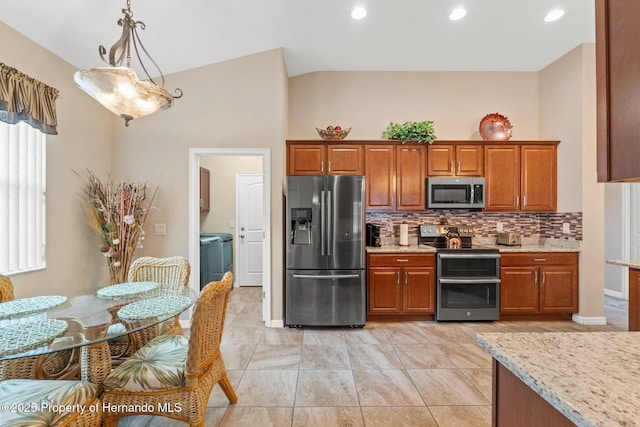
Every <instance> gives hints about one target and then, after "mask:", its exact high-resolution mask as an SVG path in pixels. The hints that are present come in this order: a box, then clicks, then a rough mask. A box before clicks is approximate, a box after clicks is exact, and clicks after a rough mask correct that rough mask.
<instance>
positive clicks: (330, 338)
mask: <svg viewBox="0 0 640 427" xmlns="http://www.w3.org/2000/svg"><path fill="white" fill-rule="evenodd" d="M302 343H303V344H327V345H346V344H347V341H346V340H345V338H344V332H343V331H342V330H341V329H336V328H307V329H305V330H304V338H303V339H302Z"/></svg>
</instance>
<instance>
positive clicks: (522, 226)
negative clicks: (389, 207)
mask: <svg viewBox="0 0 640 427" xmlns="http://www.w3.org/2000/svg"><path fill="white" fill-rule="evenodd" d="M441 219H446V220H447V221H448V222H449V224H455V225H472V226H473V231H474V234H475V236H476V237H496V236H497V234H498V231H497V225H498V223H502V229H503V231H513V232H516V233H520V234H521V235H522V237H523V238H528V237H539V238H551V237H553V238H557V239H571V240H578V241H580V240H582V212H539V213H524V212H518V213H506V212H505V213H501V212H478V211H468V210H458V209H456V210H453V209H451V210H438V211H432V212H416V213H407V212H394V213H386V212H367V214H366V221H367V222H368V223H373V224H378V225H380V226H381V227H380V234H381V238H382V240H383V242H390V243H391V242H392V241H393V240H395V239H396V238H397V237H398V236H399V233H400V224H402V223H403V222H406V223H408V224H409V240H410V243H411V242H412V241H413V242H417V238H418V226H419V225H420V224H439V223H440V220H441ZM565 223H566V224H569V232H568V233H564V232H563V224H565Z"/></svg>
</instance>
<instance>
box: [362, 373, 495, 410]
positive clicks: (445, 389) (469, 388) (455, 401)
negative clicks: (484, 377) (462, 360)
mask: <svg viewBox="0 0 640 427" xmlns="http://www.w3.org/2000/svg"><path fill="white" fill-rule="evenodd" d="M356 372H357V371H356ZM407 372H408V373H409V376H410V377H411V379H412V380H413V382H414V383H415V384H416V386H417V387H418V390H419V391H420V394H421V395H422V398H423V399H424V401H425V402H426V404H427V406H431V405H489V404H490V401H489V400H488V399H487V398H485V397H484V396H483V395H482V393H481V392H480V391H479V390H478V389H477V388H475V387H474V386H473V384H471V382H470V381H468V380H467V379H466V378H465V376H464V375H462V374H461V373H460V371H459V370H458V369H408V370H407Z"/></svg>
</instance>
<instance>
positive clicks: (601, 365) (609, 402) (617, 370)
mask: <svg viewBox="0 0 640 427" xmlns="http://www.w3.org/2000/svg"><path fill="white" fill-rule="evenodd" d="M475 340H476V342H477V343H478V344H479V345H480V346H481V347H482V348H484V349H485V350H486V351H487V352H489V353H490V354H491V355H492V356H493V358H494V359H496V360H497V361H498V362H500V363H501V364H502V365H503V366H504V367H505V368H507V369H508V370H509V371H511V372H512V373H513V374H514V375H516V376H517V377H518V378H519V379H520V380H522V381H523V382H524V383H525V384H527V385H528V386H529V387H531V389H533V390H534V391H535V392H536V393H538V394H539V395H540V396H541V397H542V398H544V399H545V400H546V401H547V402H549V403H550V404H551V405H552V406H553V407H554V408H556V409H557V410H558V411H560V412H561V413H562V414H564V415H565V416H566V417H567V418H568V419H569V420H571V421H572V422H573V423H575V424H576V425H578V426H585V427H587V426H604V425H607V426H613V425H619V426H632V425H637V423H638V420H640V333H639V332H518V333H482V334H477V335H476V336H475Z"/></svg>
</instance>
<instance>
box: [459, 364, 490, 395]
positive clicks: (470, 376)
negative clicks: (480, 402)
mask: <svg viewBox="0 0 640 427" xmlns="http://www.w3.org/2000/svg"><path fill="white" fill-rule="evenodd" d="M492 372H493V370H492V369H460V373H461V374H462V375H464V377H465V378H466V379H467V380H468V381H469V382H470V383H471V384H473V386H474V387H475V388H477V389H478V390H479V391H480V393H482V395H483V396H484V397H485V398H486V399H487V400H488V401H489V402H491V399H492V395H491V390H492V387H493V378H492V375H491V374H492Z"/></svg>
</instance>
